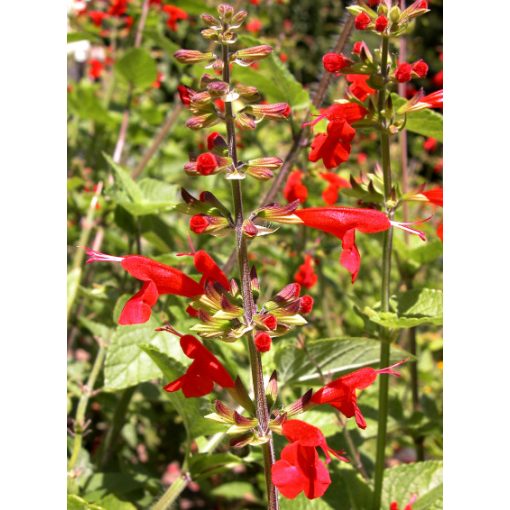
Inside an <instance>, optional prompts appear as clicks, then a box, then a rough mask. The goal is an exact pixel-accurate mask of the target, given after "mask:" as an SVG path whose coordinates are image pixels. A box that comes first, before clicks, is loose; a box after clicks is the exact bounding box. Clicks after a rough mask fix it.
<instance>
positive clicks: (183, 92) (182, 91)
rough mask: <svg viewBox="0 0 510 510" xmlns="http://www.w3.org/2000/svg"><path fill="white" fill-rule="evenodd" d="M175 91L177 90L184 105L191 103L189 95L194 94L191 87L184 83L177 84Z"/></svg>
mask: <svg viewBox="0 0 510 510" xmlns="http://www.w3.org/2000/svg"><path fill="white" fill-rule="evenodd" d="M177 92H179V97H180V99H181V102H182V104H183V105H184V106H189V105H190V103H191V96H192V95H193V94H195V91H194V90H193V89H190V88H189V87H186V86H185V85H178V86H177Z"/></svg>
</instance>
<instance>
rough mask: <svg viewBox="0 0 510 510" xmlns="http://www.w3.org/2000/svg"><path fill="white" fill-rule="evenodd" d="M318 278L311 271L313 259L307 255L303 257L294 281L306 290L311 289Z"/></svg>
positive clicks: (312, 270)
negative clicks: (303, 259)
mask: <svg viewBox="0 0 510 510" xmlns="http://www.w3.org/2000/svg"><path fill="white" fill-rule="evenodd" d="M318 278H319V277H318V276H317V275H316V274H315V271H314V269H313V257H312V256H311V255H308V254H307V255H305V261H304V262H303V264H301V265H300V266H299V267H298V270H297V271H296V274H295V275H294V281H295V282H296V283H299V284H300V285H301V286H303V287H306V288H307V289H311V288H312V287H313V286H314V285H315V284H316V283H317V280H318Z"/></svg>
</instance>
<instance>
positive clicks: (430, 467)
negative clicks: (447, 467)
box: [381, 461, 443, 510]
mask: <svg viewBox="0 0 510 510" xmlns="http://www.w3.org/2000/svg"><path fill="white" fill-rule="evenodd" d="M442 482H443V463H442V462H441V461H425V462H416V463H414V464H403V465H401V466H397V467H394V468H392V469H387V470H386V471H385V475H384V484H383V492H382V505H381V507H382V508H389V506H390V503H391V502H393V501H396V502H397V503H398V505H399V508H404V507H405V505H407V503H409V500H410V499H411V496H412V495H413V494H416V495H417V496H418V499H417V500H416V503H414V504H413V510H442V508H443V504H442V502H443V495H442V486H443V483H442Z"/></svg>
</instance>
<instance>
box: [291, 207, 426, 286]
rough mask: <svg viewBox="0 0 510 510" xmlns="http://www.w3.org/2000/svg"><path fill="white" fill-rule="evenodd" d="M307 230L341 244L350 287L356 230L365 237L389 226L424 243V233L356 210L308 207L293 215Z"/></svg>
mask: <svg viewBox="0 0 510 510" xmlns="http://www.w3.org/2000/svg"><path fill="white" fill-rule="evenodd" d="M294 214H295V215H296V216H298V217H299V218H301V220H302V221H303V223H304V224H305V225H306V226H307V227H311V228H316V229H318V230H322V231H323V232H327V233H328V234H333V235H334V236H336V237H338V238H339V239H341V241H342V254H341V256H340V264H342V266H344V267H345V268H346V269H347V270H348V271H349V272H350V273H351V275H352V283H354V282H355V281H356V277H357V276H358V272H359V268H360V263H361V257H360V254H359V251H358V247H357V246H356V241H355V233H356V230H359V231H360V232H363V233H364V234H374V233H377V232H384V231H385V230H388V229H389V228H390V227H391V226H392V225H393V226H394V227H397V228H400V229H402V230H407V231H408V232H411V233H413V234H417V235H419V236H420V237H421V238H422V239H425V235H424V234H423V232H420V231H418V230H414V229H411V228H409V227H408V226H407V224H405V223H398V222H395V221H390V220H389V219H388V217H387V216H386V214H384V213H383V212H381V211H377V210H375V209H357V208H352V207H311V208H308V209H298V210H297V211H295V212H294Z"/></svg>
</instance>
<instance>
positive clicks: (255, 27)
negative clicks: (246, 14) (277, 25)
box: [246, 18, 262, 34]
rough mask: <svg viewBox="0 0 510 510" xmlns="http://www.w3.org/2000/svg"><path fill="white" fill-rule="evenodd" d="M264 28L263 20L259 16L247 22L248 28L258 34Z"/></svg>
mask: <svg viewBox="0 0 510 510" xmlns="http://www.w3.org/2000/svg"><path fill="white" fill-rule="evenodd" d="M261 29H262V21H260V20H259V19H257V18H252V19H251V21H249V22H248V23H246V30H248V32H251V33H252V34H257V33H258V32H260V30H261Z"/></svg>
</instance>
